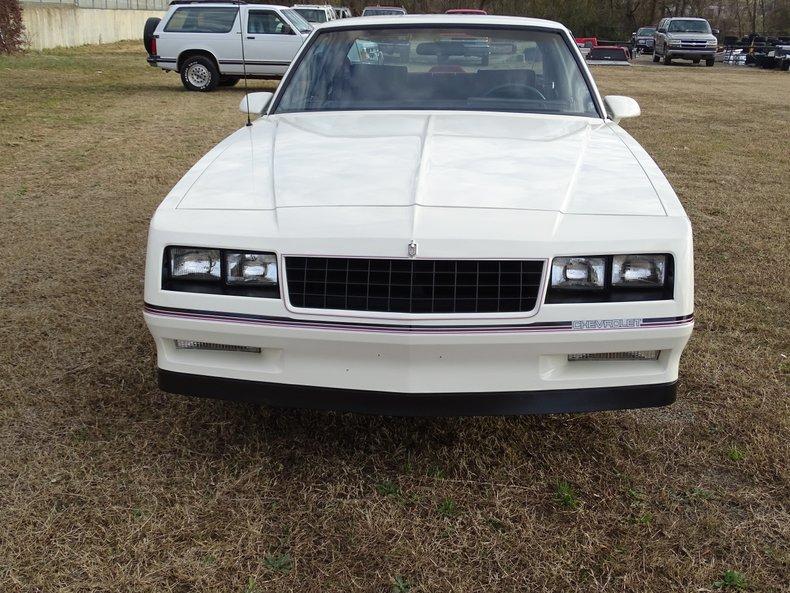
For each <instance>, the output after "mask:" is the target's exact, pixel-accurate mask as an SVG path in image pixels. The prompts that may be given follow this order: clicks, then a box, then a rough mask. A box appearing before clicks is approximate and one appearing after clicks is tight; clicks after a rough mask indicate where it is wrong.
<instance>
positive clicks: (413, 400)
mask: <svg viewBox="0 0 790 593" xmlns="http://www.w3.org/2000/svg"><path fill="white" fill-rule="evenodd" d="M449 29H452V30H453V37H454V38H455V37H463V36H464V35H468V36H469V37H470V38H479V37H480V36H484V37H485V38H487V39H489V40H490V42H491V44H492V47H496V48H497V50H496V51H495V52H494V51H492V53H491V57H490V64H489V66H488V67H483V66H481V64H480V59H479V57H478V56H476V55H473V54H474V52H472V53H471V54H470V55H468V56H467V55H462V54H463V47H456V48H454V49H453V50H452V52H450V53H451V54H452V55H449V56H448V55H447V52H446V51H445V49H446V40H445V36H446V35H447V32H448V30H449ZM393 35H397V38H398V39H399V40H401V41H403V40H408V43H409V44H410V51H409V52H408V57H407V61H406V62H405V63H398V64H397V65H394V64H388V63H386V62H385V63H369V62H356V63H353V62H351V61H350V60H349V58H348V56H349V55H351V54H353V52H354V49H355V46H356V45H357V44H361V45H363V46H365V47H368V46H370V44H376V43H379V42H382V41H386V40H388V39H391V38H392V36H393ZM460 45H461V46H462V45H463V44H460ZM508 48H509V49H508ZM525 55H529V56H530V58H531V59H530V60H529V61H528V60H526V59H525V58H524V56H525ZM536 60H540V61H539V62H538V61H536ZM241 108H242V110H243V111H245V112H249V113H251V114H253V115H255V116H260V117H259V118H258V119H257V120H256V121H255V122H254V123H253V124H252V125H251V126H247V127H242V128H241V129H240V130H238V131H237V132H235V133H234V134H232V135H230V136H229V137H228V138H226V139H225V140H223V141H222V142H221V143H220V144H218V145H217V146H216V147H215V148H214V149H212V150H211V151H210V152H209V153H208V154H206V156H204V157H203V158H202V159H201V160H200V161H198V163H197V164H196V165H195V166H194V167H193V168H192V169H191V170H190V171H189V172H188V173H187V174H186V175H185V176H184V177H183V179H182V180H181V181H180V182H179V183H178V184H176V186H175V187H174V188H173V189H172V191H171V192H170V193H169V194H168V196H167V197H166V198H165V200H164V201H163V202H162V204H161V205H160V206H159V208H158V209H157V211H156V213H155V215H154V217H153V220H152V221H151V227H150V232H149V237H148V253H147V265H146V278H145V313H144V315H145V321H146V323H147V324H148V327H149V329H150V331H151V333H152V334H153V337H154V340H155V342H156V347H157V354H158V366H159V384H160V386H161V388H162V389H164V390H165V391H169V392H174V393H182V394H189V395H195V396H206V397H216V398H230V399H244V400H251V401H257V402H263V403H266V404H270V405H275V406H293V407H312V408H323V409H336V410H352V411H360V412H370V413H383V414H402V415H409V414H415V415H418V414H425V415H429V414H441V415H461V414H464V415H466V414H523V413H548V412H579V411H591V410H605V409H617V408H633V407H645V406H658V405H665V404H669V403H671V402H672V401H674V399H675V392H676V387H675V385H676V381H677V378H678V361H679V360H680V356H681V352H682V351H683V348H684V347H685V345H686V342H687V340H688V339H689V336H690V335H691V331H692V325H693V309H694V275H693V248H692V233H691V225H690V223H689V219H688V218H687V216H686V213H685V212H684V210H683V207H682V206H681V204H680V202H679V201H678V198H677V196H676V195H675V192H674V191H673V190H672V187H671V186H670V185H669V183H668V182H667V180H666V178H665V177H664V175H663V174H662V173H661V171H660V170H659V168H658V166H657V165H656V163H655V162H653V160H652V159H651V158H650V156H649V155H648V154H647V152H645V150H644V149H643V148H642V147H641V146H640V145H639V144H638V143H637V142H636V141H635V140H634V139H633V138H632V137H631V136H629V135H628V133H626V132H625V131H624V130H623V129H622V128H620V127H619V125H618V122H619V121H620V120H621V119H622V118H625V117H633V116H636V115H639V107H638V105H637V104H636V102H635V101H634V100H633V99H630V98H627V97H620V96H609V97H606V98H601V96H600V95H599V93H598V90H597V89H596V86H595V83H594V82H593V79H592V77H591V76H590V72H589V71H588V69H587V66H586V65H585V63H584V60H583V59H582V56H581V54H580V53H579V50H578V48H577V47H576V45H575V43H574V42H573V38H572V37H571V36H570V33H569V32H568V30H567V29H566V28H565V27H563V26H562V25H560V24H558V23H554V22H549V21H543V20H535V19H526V18H513V17H493V16H488V17H475V16H452V15H450V16H444V15H429V16H404V17H392V18H388V17H376V18H371V19H354V20H343V21H340V22H337V23H329V24H326V25H321V26H320V27H318V28H316V30H315V31H314V32H313V34H312V35H311V37H310V39H309V40H308V41H307V43H306V44H305V46H304V47H303V48H302V50H301V51H300V53H299V55H298V56H297V57H296V59H295V61H294V64H293V66H292V67H291V69H290V70H289V72H288V74H287V75H286V77H285V79H284V80H283V82H282V84H281V85H280V87H279V89H278V90H277V92H276V93H275V94H274V96H272V95H271V94H269V93H252V94H250V95H249V96H248V97H246V98H245V99H243V100H242V103H241Z"/></svg>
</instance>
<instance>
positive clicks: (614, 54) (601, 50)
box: [586, 45, 631, 66]
mask: <svg viewBox="0 0 790 593" xmlns="http://www.w3.org/2000/svg"><path fill="white" fill-rule="evenodd" d="M586 59H587V63H588V64H590V65H598V66H600V65H604V66H630V65H631V60H630V58H629V56H628V50H627V49H626V48H624V47H619V46H615V45H598V46H596V47H593V48H592V49H590V51H589V52H588V53H587V58H586Z"/></svg>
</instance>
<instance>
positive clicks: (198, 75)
mask: <svg viewBox="0 0 790 593" xmlns="http://www.w3.org/2000/svg"><path fill="white" fill-rule="evenodd" d="M187 80H188V81H189V84H191V85H192V86H195V87H197V88H199V89H203V88H206V87H207V86H208V84H209V82H210V81H211V72H209V71H208V68H206V67H205V66H204V65H203V64H192V65H191V66H190V67H189V68H188V69H187Z"/></svg>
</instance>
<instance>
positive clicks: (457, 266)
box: [285, 257, 543, 313]
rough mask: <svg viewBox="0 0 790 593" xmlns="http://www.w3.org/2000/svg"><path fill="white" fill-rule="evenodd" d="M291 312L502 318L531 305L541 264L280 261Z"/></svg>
mask: <svg viewBox="0 0 790 593" xmlns="http://www.w3.org/2000/svg"><path fill="white" fill-rule="evenodd" d="M285 269H286V274H287V278H288V295H289V297H290V300H291V304H292V305H293V306H294V307H303V308H309V309H341V310H349V311H384V312H392V313H506V312H515V311H531V310H532V309H534V308H535V304H536V303H537V298H538V292H539V290H540V281H541V276H542V274H543V262H540V261H469V260H403V259H358V258H339V257H286V258H285Z"/></svg>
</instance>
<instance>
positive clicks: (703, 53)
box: [653, 17, 718, 66]
mask: <svg viewBox="0 0 790 593" xmlns="http://www.w3.org/2000/svg"><path fill="white" fill-rule="evenodd" d="M717 34H718V31H716V30H712V29H711V28H710V24H709V23H708V21H706V20H705V19H701V18H691V17H669V18H665V19H661V21H660V22H659V23H658V27H657V28H656V32H655V35H654V40H655V41H654V50H653V61H654V62H658V61H659V60H661V59H662V58H663V59H664V64H667V65H669V64H671V63H672V60H673V59H681V60H691V61H692V62H693V63H695V64H699V63H700V61H702V60H705V65H706V66H713V64H714V63H715V61H716V49H717V48H718V41H717V39H716V35H717Z"/></svg>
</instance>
